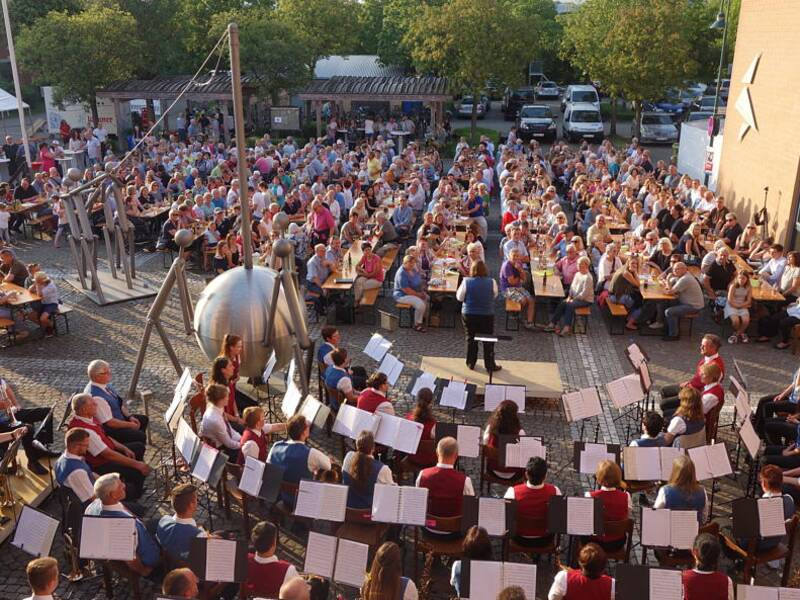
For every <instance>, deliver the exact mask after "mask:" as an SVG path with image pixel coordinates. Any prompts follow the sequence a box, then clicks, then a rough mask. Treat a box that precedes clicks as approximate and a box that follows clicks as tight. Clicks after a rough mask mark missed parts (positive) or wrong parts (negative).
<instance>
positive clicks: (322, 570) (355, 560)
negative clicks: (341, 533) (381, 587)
mask: <svg viewBox="0 0 800 600" xmlns="http://www.w3.org/2000/svg"><path fill="white" fill-rule="evenodd" d="M368 555H369V546H368V545H367V544H362V543H360V542H354V541H352V540H348V539H344V538H336V537H334V536H332V535H325V534H322V533H317V532H316V531H312V532H310V533H309V534H308V545H307V546H306V558H305V564H304V566H303V571H304V572H305V573H312V574H314V575H319V576H320V577H324V578H325V579H332V580H333V581H335V582H337V583H343V584H345V585H349V586H351V587H355V588H359V587H361V584H362V583H363V582H364V573H365V572H366V571H367V558H368Z"/></svg>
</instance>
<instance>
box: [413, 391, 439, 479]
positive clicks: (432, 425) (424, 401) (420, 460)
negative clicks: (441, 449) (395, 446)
mask: <svg viewBox="0 0 800 600" xmlns="http://www.w3.org/2000/svg"><path fill="white" fill-rule="evenodd" d="M432 404H433V391H432V390H431V389H429V388H422V389H421V390H419V391H418V392H417V405H416V406H415V407H414V410H412V411H411V412H409V413H408V414H406V419H409V420H410V421H416V422H417V423H422V436H420V445H419V447H418V449H417V452H416V454H411V455H409V456H408V460H409V461H410V462H412V463H413V464H414V465H416V466H417V467H422V468H425V467H429V466H431V465H435V464H436V449H435V448H434V447H433V444H429V443H428V441H429V440H430V441H432V440H434V439H436V418H435V417H434V416H433V410H432V409H431V405H432ZM423 441H426V444H425V445H424V446H423V444H422V442H423Z"/></svg>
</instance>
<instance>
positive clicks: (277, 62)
mask: <svg viewBox="0 0 800 600" xmlns="http://www.w3.org/2000/svg"><path fill="white" fill-rule="evenodd" d="M231 22H236V23H237V24H238V25H239V45H240V57H241V63H242V65H241V67H242V72H243V73H247V74H249V75H252V76H253V77H255V79H256V80H257V81H258V87H259V89H260V91H261V93H262V94H263V95H265V96H269V97H270V98H272V100H273V102H277V96H278V94H279V93H280V92H281V91H283V90H294V89H297V88H298V87H300V86H302V85H303V84H304V83H306V82H307V81H308V80H309V79H310V78H311V70H310V67H309V65H310V64H311V61H312V59H313V58H312V56H311V51H310V50H309V49H308V47H307V46H306V45H305V41H304V40H303V38H301V36H300V35H299V34H298V33H297V32H296V31H295V30H294V29H293V28H292V27H291V26H290V25H288V24H286V23H285V22H283V21H282V20H280V19H279V18H278V17H277V15H276V14H275V13H274V11H271V10H269V9H266V8H250V9H242V10H238V11H231V12H226V13H220V14H217V15H214V17H213V18H212V22H211V35H210V37H211V38H213V39H217V38H218V37H219V35H221V34H222V32H223V31H224V30H225V28H227V26H228V24H229V23H231Z"/></svg>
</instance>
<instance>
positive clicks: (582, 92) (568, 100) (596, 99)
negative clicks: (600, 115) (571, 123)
mask: <svg viewBox="0 0 800 600" xmlns="http://www.w3.org/2000/svg"><path fill="white" fill-rule="evenodd" d="M578 102H581V103H587V104H591V105H592V106H594V107H595V108H596V109H597V110H600V96H598V95H597V90H596V89H594V86H593V85H575V84H573V85H568V86H567V90H566V91H565V92H564V97H563V98H562V99H561V112H564V111H566V110H567V106H569V105H570V104H576V103H578Z"/></svg>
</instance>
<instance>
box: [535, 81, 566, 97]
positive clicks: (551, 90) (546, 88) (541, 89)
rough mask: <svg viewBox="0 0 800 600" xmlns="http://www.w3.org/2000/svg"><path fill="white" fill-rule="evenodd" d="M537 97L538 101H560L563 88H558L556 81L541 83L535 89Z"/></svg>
mask: <svg viewBox="0 0 800 600" xmlns="http://www.w3.org/2000/svg"><path fill="white" fill-rule="evenodd" d="M534 93H535V95H536V99H537V100H558V97H559V96H560V95H561V88H559V87H558V84H557V83H556V82H555V81H546V80H544V79H543V80H542V81H540V82H539V83H538V84H537V86H536V89H535V92H534Z"/></svg>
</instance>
